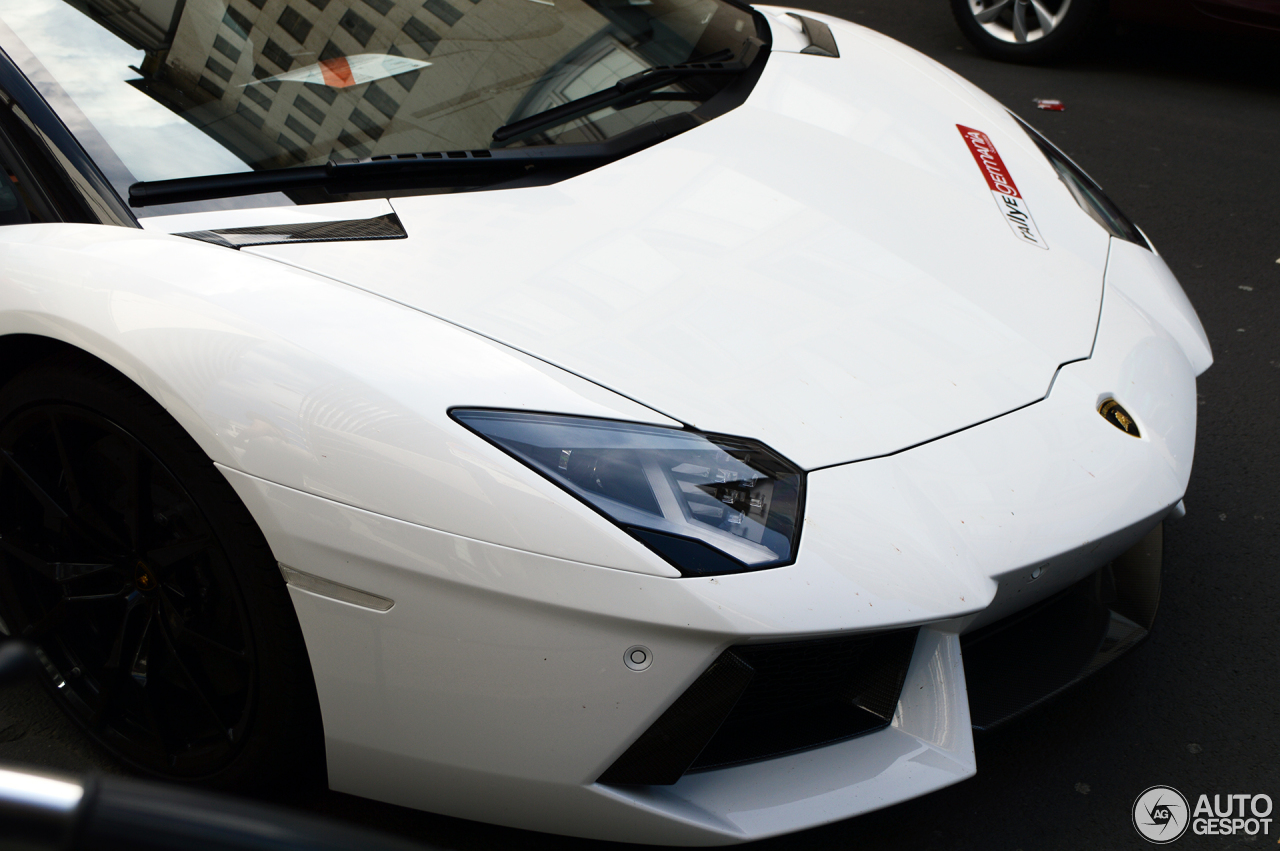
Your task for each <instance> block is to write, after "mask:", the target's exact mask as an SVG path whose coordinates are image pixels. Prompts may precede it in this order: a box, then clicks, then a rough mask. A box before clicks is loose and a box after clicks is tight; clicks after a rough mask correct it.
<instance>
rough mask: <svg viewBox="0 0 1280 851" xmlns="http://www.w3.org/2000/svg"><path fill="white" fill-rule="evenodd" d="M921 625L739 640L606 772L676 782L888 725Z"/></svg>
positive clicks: (614, 779)
mask: <svg viewBox="0 0 1280 851" xmlns="http://www.w3.org/2000/svg"><path fill="white" fill-rule="evenodd" d="M918 632H919V630H917V629H905V630H898V631H896V632H889V633H880V634H877V635H855V636H849V637H845V638H820V639H815V640H808V641H789V642H785V643H780V644H745V645H740V646H738V647H731V648H729V649H728V650H726V651H725V652H724V653H722V654H720V656H719V658H717V659H716V661H715V662H713V663H712V664H711V667H709V668H708V669H707V670H706V671H705V672H704V673H703V674H702V676H700V677H699V678H698V679H697V680H695V681H694V683H693V685H691V686H689V688H688V690H687V691H685V693H684V694H682V695H681V696H680V697H679V698H677V699H676V702H675V703H673V704H671V706H670V708H668V709H667V711H666V712H664V713H663V714H662V716H661V717H660V718H658V720H657V721H655V722H654V723H653V726H651V727H650V728H649V729H648V730H646V731H645V732H644V733H643V734H642V735H641V736H640V738H639V739H637V740H636V741H635V743H634V744H632V745H631V747H630V748H628V749H627V751H626V752H625V753H624V754H623V755H622V756H621V757H619V758H618V760H617V761H616V762H615V763H614V764H613V765H611V766H610V767H609V769H608V770H607V771H605V773H604V774H602V775H601V776H600V782H601V783H609V784H614V785H646V786H648V785H669V784H672V783H675V782H676V781H677V780H679V779H680V777H681V776H682V775H683V774H685V773H686V772H688V771H705V770H708V769H713V768H725V767H727V766H730V765H739V764H741V763H745V762H755V761H757V760H762V759H769V758H771V757H776V756H783V755H785V754H789V753H795V752H796V751H802V750H808V749H809V748H817V747H822V746H823V745H830V744H834V743H835V742H839V741H843V740H845V739H851V738H853V737H854V736H861V735H863V734H864V733H870V732H873V731H875V730H880V729H883V728H884V727H887V726H888V725H889V722H890V721H891V720H892V719H893V713H894V709H895V708H896V707H897V705H898V695H899V693H900V692H901V691H902V682H903V680H904V679H905V678H906V676H907V668H908V666H910V664H911V654H912V652H913V651H914V649H915V644H916V634H917V633H918Z"/></svg>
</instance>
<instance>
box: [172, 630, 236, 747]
mask: <svg viewBox="0 0 1280 851" xmlns="http://www.w3.org/2000/svg"><path fill="white" fill-rule="evenodd" d="M156 625H157V627H158V628H157V630H156V631H157V633H158V634H159V635H160V638H161V639H162V640H163V641H164V644H165V646H166V647H167V648H168V651H169V659H170V661H171V662H172V663H173V666H174V669H175V670H176V671H177V672H178V673H179V674H181V675H182V679H184V680H186V682H187V688H188V689H189V690H190V691H191V692H193V693H194V694H195V696H196V703H198V704H199V705H200V706H201V707H202V708H203V709H204V710H205V712H207V713H208V714H209V717H210V718H212V719H213V721H214V723H215V724H216V725H217V729H218V730H219V732H222V733H224V734H225V735H226V737H227V739H228V740H231V739H233V738H234V730H233V728H231V727H228V726H227V724H226V722H225V721H223V720H222V715H221V714H220V713H219V712H218V710H217V709H216V708H215V707H214V705H213V701H212V700H211V699H210V698H209V696H208V695H207V694H205V686H204V685H202V684H201V683H200V681H199V680H197V679H196V677H195V676H194V675H193V674H192V673H191V670H190V669H189V668H188V667H187V665H186V663H185V662H183V661H182V654H181V653H180V652H179V651H178V646H177V644H175V643H174V641H173V638H172V637H171V636H170V635H169V631H168V630H167V629H165V626H164V619H163V618H160V619H158V620H157V621H156Z"/></svg>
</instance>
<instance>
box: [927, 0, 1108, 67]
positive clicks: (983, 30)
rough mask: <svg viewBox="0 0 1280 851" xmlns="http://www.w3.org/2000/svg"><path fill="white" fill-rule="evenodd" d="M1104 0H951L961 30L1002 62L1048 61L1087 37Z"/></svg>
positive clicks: (1065, 52)
mask: <svg viewBox="0 0 1280 851" xmlns="http://www.w3.org/2000/svg"><path fill="white" fill-rule="evenodd" d="M1102 11H1103V2H1102V0H951V13H952V14H953V15H955V19H956V23H957V24H959V26H960V30H961V32H963V33H964V34H965V36H966V37H967V38H968V39H969V41H971V42H973V44H974V46H976V47H977V48H978V49H979V50H981V51H982V52H983V53H985V54H987V55H988V56H991V57H993V58H995V59H1002V60H1004V61H1006V62H1048V61H1051V60H1053V59H1058V58H1060V57H1062V56H1065V55H1067V54H1069V53H1070V52H1072V51H1074V50H1076V49H1078V48H1079V47H1080V46H1081V45H1082V44H1084V43H1085V42H1086V41H1087V40H1088V36H1089V35H1090V33H1091V32H1092V31H1093V30H1094V29H1095V25H1096V24H1097V23H1098V21H1099V19H1100V18H1101V14H1102Z"/></svg>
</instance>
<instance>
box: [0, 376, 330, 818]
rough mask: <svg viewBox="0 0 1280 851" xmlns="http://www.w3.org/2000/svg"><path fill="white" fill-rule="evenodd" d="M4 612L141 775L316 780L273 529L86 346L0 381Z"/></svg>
mask: <svg viewBox="0 0 1280 851" xmlns="http://www.w3.org/2000/svg"><path fill="white" fill-rule="evenodd" d="M0 618H3V623H0V628H3V631H5V632H8V633H10V634H11V635H14V636H18V637H24V638H27V639H28V640H30V641H31V642H33V643H34V644H35V645H36V647H37V655H38V656H39V657H40V660H41V663H42V665H43V667H44V676H43V677H42V679H43V680H44V681H45V683H46V685H48V686H49V687H50V689H51V691H52V693H53V695H54V697H55V699H56V701H57V703H58V704H59V705H60V706H61V708H62V709H64V710H65V711H66V712H67V713H68V714H69V715H70V716H71V718H72V719H73V720H74V721H75V722H76V723H77V724H79V725H80V727H81V728H83V729H84V730H85V732H87V733H88V735H89V736H90V737H91V738H92V739H94V740H95V741H96V742H97V743H98V744H99V745H101V746H102V747H103V748H105V749H106V750H107V751H109V752H110V753H111V754H112V755H114V756H115V757H116V758H117V759H119V760H120V762H121V763H123V764H124V765H125V766H128V767H129V768H132V769H133V770H134V771H137V772H140V773H142V774H145V775H150V776H153V777H159V778H164V779H168V780H172V781H178V782H181V783H191V784H200V785H206V786H210V787H213V788H219V789H224V790H228V791H238V792H247V793H256V792H273V791H278V790H279V789H281V788H285V787H286V785H287V786H288V787H292V788H295V789H297V788H310V787H311V786H312V784H314V783H317V782H322V781H323V778H324V752H323V736H322V728H321V723H320V713H319V705H318V701H317V699H316V692H315V684H314V682H313V680H312V677H311V665H310V661H309V660H308V658H307V653H306V647H305V645H304V643H303V639H302V633H301V630H300V628H299V626H298V621H297V617H296V616H295V614H294V611H293V607H292V604H291V603H290V600H289V596H288V591H287V589H286V587H285V583H284V581H283V579H282V578H281V576H280V573H279V570H278V567H277V565H276V562H275V560H274V559H273V558H272V555H271V551H270V548H269V547H268V546H267V543H266V540H265V539H264V538H263V537H262V533H261V532H260V531H259V529H258V527H257V525H256V524H255V523H254V521H253V518H252V517H251V516H250V515H249V512H248V511H247V510H246V509H245V507H244V505H243V504H242V503H241V502H240V501H239V498H238V497H237V496H236V494H235V492H234V491H233V490H232V489H231V486H230V485H229V484H228V483H227V481H226V479H224V478H223V477H222V475H221V474H220V473H219V472H218V471H217V469H216V468H215V467H214V466H213V463H212V462H211V461H210V460H209V458H208V457H207V456H206V455H205V454H204V453H203V452H202V451H201V450H200V448H199V446H197V445H196V443H195V441H194V440H192V438H191V437H190V436H189V435H188V434H187V433H186V432H185V431H184V430H183V429H182V427H181V426H179V425H178V423H177V422H176V421H175V420H174V419H173V418H172V417H171V416H169V414H168V413H167V412H166V411H165V410H164V409H163V408H161V407H160V406H159V405H158V404H157V403H156V402H155V401H154V400H152V399H151V398H150V397H149V396H147V394H146V393H144V392H143V391H142V390H141V389H140V388H139V387H138V386H137V385H135V384H133V383H132V382H130V381H129V380H128V379H126V378H125V377H124V376H122V375H121V374H119V373H118V372H116V371H114V370H112V369H111V368H109V367H107V366H106V365H105V364H102V363H101V362H99V361H96V360H93V359H90V358H88V357H86V356H69V355H60V356H58V357H55V358H53V359H51V360H48V361H44V362H42V363H40V364H37V365H36V366H34V367H32V368H30V369H28V370H26V371H25V372H23V373H21V374H19V375H17V376H16V377H14V378H13V379H12V380H10V381H9V382H8V383H7V384H6V385H5V386H4V388H3V390H2V391H0Z"/></svg>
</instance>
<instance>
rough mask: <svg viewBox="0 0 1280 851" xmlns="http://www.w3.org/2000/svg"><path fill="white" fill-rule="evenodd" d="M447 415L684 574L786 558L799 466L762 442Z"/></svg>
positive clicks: (793, 537) (798, 512)
mask: <svg viewBox="0 0 1280 851" xmlns="http://www.w3.org/2000/svg"><path fill="white" fill-rule="evenodd" d="M450 415H451V416H452V417H453V419H454V420H456V421H457V422H458V423H460V424H462V425H463V426H465V427H466V428H468V429H470V430H471V431H473V432H475V433H476V434H478V435H479V436H481V437H483V438H484V439H485V440H487V441H489V442H490V443H492V444H493V445H495V446H497V447H498V448H499V449H501V450H502V451H504V452H506V453H507V454H508V455H511V456H512V457H513V458H515V459H517V460H518V461H520V462H522V463H524V464H526V465H527V466H529V467H532V468H533V469H534V470H536V471H537V472H539V473H541V474H542V475H543V476H546V477H547V478H548V479H550V480H551V481H552V482H554V483H555V484H557V485H559V486H560V487H562V488H564V489H565V490H567V491H569V492H570V493H571V494H573V495H574V496H576V497H578V498H579V499H581V500H582V501H583V502H585V503H587V505H589V506H591V507H592V508H594V509H595V510H596V511H598V512H600V513H601V514H603V515H604V516H605V517H607V518H608V519H609V520H611V521H613V522H614V523H616V524H617V525H618V526H620V527H622V529H624V530H625V531H626V532H627V533H628V534H630V535H631V536H632V537H634V538H636V539H637V540H639V541H640V542H641V543H643V544H644V545H645V546H647V547H649V548H650V549H651V550H653V551H654V552H656V553H657V554H658V555H660V556H662V557H663V558H664V559H666V560H667V561H668V562H670V563H671V564H672V565H673V566H675V568H676V569H677V570H679V571H680V573H681V574H682V575H685V576H714V575H719V574H727V573H741V572H744V571H750V570H760V569H762V568H768V567H779V566H782V565H787V564H791V563H792V562H793V561H795V556H796V550H797V548H798V547H799V543H800V520H801V517H802V513H803V508H804V471H802V470H801V469H800V468H799V467H797V466H796V465H794V464H792V463H791V462H790V461H788V460H786V459H785V458H783V457H782V456H780V455H778V454H777V453H775V452H773V451H772V450H771V449H769V448H768V447H766V446H764V445H763V444H760V443H757V442H755V441H751V440H746V439H743V438H738V437H727V436H724V435H711V434H703V433H701V432H697V431H693V430H690V429H676V428H665V427H661V426H651V425H645V424H641V423H628V422H618V421H615V420H602V419H593V418H588V417H572V416H563V415H558V414H540V413H528V412H523V411H495V410H481V409H473V408H472V409H468V408H462V409H454V410H452V411H450Z"/></svg>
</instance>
